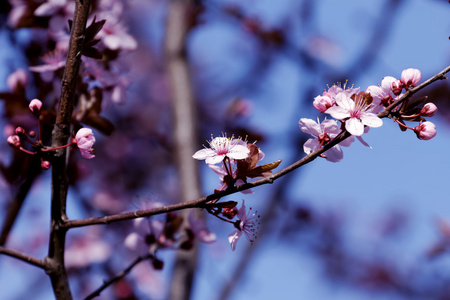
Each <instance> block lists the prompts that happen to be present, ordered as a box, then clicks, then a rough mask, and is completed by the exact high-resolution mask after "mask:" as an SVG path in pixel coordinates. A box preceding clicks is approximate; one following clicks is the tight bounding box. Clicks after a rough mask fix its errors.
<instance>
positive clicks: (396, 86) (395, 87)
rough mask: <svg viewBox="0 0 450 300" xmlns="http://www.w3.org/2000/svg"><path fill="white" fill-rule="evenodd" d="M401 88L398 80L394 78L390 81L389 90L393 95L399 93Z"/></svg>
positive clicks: (401, 85)
mask: <svg viewBox="0 0 450 300" xmlns="http://www.w3.org/2000/svg"><path fill="white" fill-rule="evenodd" d="M402 89H403V84H402V82H401V81H400V80H396V81H394V82H392V85H391V90H392V93H393V94H394V95H395V96H398V95H400V94H401V92H402Z"/></svg>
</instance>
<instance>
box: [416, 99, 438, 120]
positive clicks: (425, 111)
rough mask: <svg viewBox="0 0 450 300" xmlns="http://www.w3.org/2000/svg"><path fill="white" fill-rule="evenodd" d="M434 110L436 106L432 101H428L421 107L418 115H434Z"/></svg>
mask: <svg viewBox="0 0 450 300" xmlns="http://www.w3.org/2000/svg"><path fill="white" fill-rule="evenodd" d="M436 111H437V106H436V105H435V104H434V103H432V102H428V103H427V104H425V105H424V106H423V108H422V109H421V111H420V115H422V116H424V117H432V116H434V114H435V113H436Z"/></svg>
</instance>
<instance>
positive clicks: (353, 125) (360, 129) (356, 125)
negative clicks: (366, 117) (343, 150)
mask: <svg viewBox="0 0 450 300" xmlns="http://www.w3.org/2000/svg"><path fill="white" fill-rule="evenodd" d="M345 129H347V131H348V132H350V133H351V134H352V135H356V136H360V135H361V134H363V133H364V125H363V123H361V120H359V119H357V118H350V119H348V120H347V121H345Z"/></svg>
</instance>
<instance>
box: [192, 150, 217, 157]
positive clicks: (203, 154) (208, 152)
mask: <svg viewBox="0 0 450 300" xmlns="http://www.w3.org/2000/svg"><path fill="white" fill-rule="evenodd" d="M214 154H215V152H214V150H212V149H209V148H208V149H202V150H198V151H197V152H195V153H194V155H192V157H193V158H195V159H198V160H202V159H207V158H208V157H210V156H213V155H214Z"/></svg>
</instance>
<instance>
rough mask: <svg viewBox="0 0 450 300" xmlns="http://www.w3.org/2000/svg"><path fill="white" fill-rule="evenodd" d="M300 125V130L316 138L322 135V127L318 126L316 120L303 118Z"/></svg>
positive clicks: (299, 122)
mask: <svg viewBox="0 0 450 300" xmlns="http://www.w3.org/2000/svg"><path fill="white" fill-rule="evenodd" d="M298 125H299V126H300V130H301V131H303V132H304V133H308V134H311V135H314V136H319V134H320V133H321V131H320V125H319V124H317V122H316V121H314V120H311V119H307V118H301V119H300V121H298Z"/></svg>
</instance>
